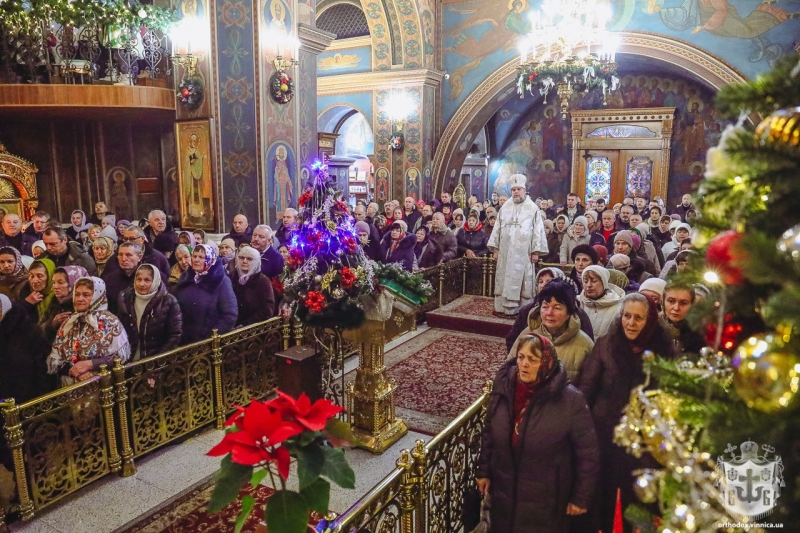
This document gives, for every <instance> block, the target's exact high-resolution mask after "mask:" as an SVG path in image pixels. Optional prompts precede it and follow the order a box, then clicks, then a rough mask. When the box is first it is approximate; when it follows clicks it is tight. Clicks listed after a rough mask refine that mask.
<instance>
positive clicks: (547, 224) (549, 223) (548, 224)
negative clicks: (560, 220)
mask: <svg viewBox="0 0 800 533" xmlns="http://www.w3.org/2000/svg"><path fill="white" fill-rule="evenodd" d="M543 223H544V227H545V229H548V230H550V232H552V231H553V230H554V229H555V224H553V221H552V220H547V219H545V220H544V222H543Z"/></svg>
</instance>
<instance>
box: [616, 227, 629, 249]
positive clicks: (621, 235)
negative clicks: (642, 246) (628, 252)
mask: <svg viewBox="0 0 800 533" xmlns="http://www.w3.org/2000/svg"><path fill="white" fill-rule="evenodd" d="M617 241H622V242H627V243H628V246H630V247H631V248H633V239H632V234H631V232H630V231H628V230H626V229H624V230H622V231H618V232H617V236H616V237H614V242H617Z"/></svg>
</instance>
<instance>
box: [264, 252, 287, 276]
mask: <svg viewBox="0 0 800 533" xmlns="http://www.w3.org/2000/svg"><path fill="white" fill-rule="evenodd" d="M283 263H284V261H283V256H282V255H281V254H280V253H279V252H278V250H276V249H275V248H272V247H270V246H268V247H267V249H266V250H264V253H262V254H261V273H262V274H264V275H265V276H267V277H268V278H270V279H271V278H274V277H276V276H280V275H281V274H282V273H283Z"/></svg>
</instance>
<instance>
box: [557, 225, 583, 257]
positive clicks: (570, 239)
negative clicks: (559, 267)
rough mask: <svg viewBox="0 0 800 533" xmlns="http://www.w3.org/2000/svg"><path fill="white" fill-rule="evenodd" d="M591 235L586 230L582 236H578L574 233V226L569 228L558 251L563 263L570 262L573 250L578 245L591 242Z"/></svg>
mask: <svg viewBox="0 0 800 533" xmlns="http://www.w3.org/2000/svg"><path fill="white" fill-rule="evenodd" d="M590 240H591V237H590V236H589V233H587V232H586V230H584V232H583V235H581V236H580V237H576V236H575V235H574V234H573V233H572V227H569V228H567V232H566V234H565V235H564V239H563V240H562V241H561V250H560V251H559V253H558V256H559V259H561V263H568V262H570V261H571V260H572V250H574V249H575V247H576V246H579V245H581V244H589V241H590Z"/></svg>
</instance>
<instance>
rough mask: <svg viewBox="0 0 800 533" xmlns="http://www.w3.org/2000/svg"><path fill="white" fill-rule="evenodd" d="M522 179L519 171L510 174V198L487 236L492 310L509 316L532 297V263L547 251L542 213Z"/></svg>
mask: <svg viewBox="0 0 800 533" xmlns="http://www.w3.org/2000/svg"><path fill="white" fill-rule="evenodd" d="M526 181H527V178H526V177H525V176H523V175H522V174H514V175H513V176H511V178H510V182H511V183H510V184H511V199H510V200H509V201H507V202H506V203H505V204H504V205H503V207H501V208H500V212H499V213H498V214H497V223H496V224H495V225H494V229H493V230H492V235H491V236H490V237H489V249H490V250H491V251H492V252H494V257H495V259H497V274H496V276H495V284H494V295H495V297H494V310H495V312H496V313H499V314H503V315H509V316H513V315H515V314H516V313H517V312H518V311H519V309H520V307H522V306H524V305H526V304H528V303H530V301H531V300H532V299H533V297H534V295H535V294H534V291H535V282H534V276H533V265H534V263H536V262H538V261H539V256H540V255H547V253H548V250H547V235H546V234H545V232H544V221H543V217H542V213H541V211H540V210H539V208H538V207H536V204H535V203H533V200H531V199H530V198H529V197H528V195H527V194H526V192H525V182H526Z"/></svg>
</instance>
